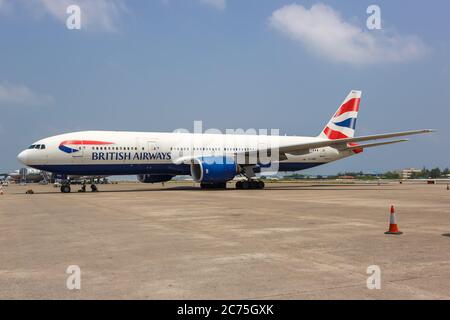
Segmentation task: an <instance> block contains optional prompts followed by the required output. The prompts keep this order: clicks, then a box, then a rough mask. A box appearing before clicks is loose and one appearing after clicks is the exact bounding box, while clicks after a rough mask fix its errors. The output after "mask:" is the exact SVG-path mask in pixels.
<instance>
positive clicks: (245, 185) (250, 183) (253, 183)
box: [236, 179, 265, 190]
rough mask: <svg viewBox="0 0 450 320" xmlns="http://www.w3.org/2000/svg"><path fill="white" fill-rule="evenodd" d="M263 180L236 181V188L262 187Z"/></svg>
mask: <svg viewBox="0 0 450 320" xmlns="http://www.w3.org/2000/svg"><path fill="white" fill-rule="evenodd" d="M264 186H265V185H264V181H262V180H252V179H249V180H243V181H238V182H236V189H239V190H248V189H264Z"/></svg>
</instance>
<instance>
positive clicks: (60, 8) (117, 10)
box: [0, 0, 128, 32]
mask: <svg viewBox="0 0 450 320" xmlns="http://www.w3.org/2000/svg"><path fill="white" fill-rule="evenodd" d="M13 5H15V6H21V7H22V8H24V9H25V10H27V11H29V12H31V13H32V14H34V15H37V16H39V15H42V14H49V15H50V16H52V17H53V18H55V19H57V20H59V21H60V22H62V23H63V24H64V25H65V22H66V20H67V18H68V16H69V15H68V14H67V13H66V9H67V7H68V6H70V5H78V6H80V9H81V30H85V29H86V30H95V31H107V32H110V31H116V30H117V24H118V22H119V20H120V16H121V15H122V14H123V13H126V12H127V11H128V9H127V7H126V5H125V0H35V1H29V0H20V1H17V0H0V12H5V11H6V9H7V8H10V7H12V6H13ZM9 11H11V10H9Z"/></svg>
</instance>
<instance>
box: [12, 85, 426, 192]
mask: <svg viewBox="0 0 450 320" xmlns="http://www.w3.org/2000/svg"><path fill="white" fill-rule="evenodd" d="M360 100H361V91H357V90H351V91H350V93H349V94H348V95H347V97H346V98H345V100H344V102H343V103H342V104H341V105H340V106H339V108H338V109H337V111H336V112H335V113H334V115H333V116H332V117H331V119H330V120H329V122H328V123H327V124H326V126H325V127H324V129H323V130H322V131H321V133H320V134H319V135H318V136H315V137H304V136H279V135H256V134H255V135H250V134H207V133H183V132H172V133H164V132H125V131H81V132H73V133H66V134H61V135H57V136H52V137H48V138H45V139H41V140H39V141H36V142H34V143H33V144H32V145H31V146H30V147H29V148H28V149H26V150H23V151H22V152H20V153H19V155H18V159H19V160H20V161H21V162H22V163H24V164H26V165H27V166H30V167H33V168H36V169H39V170H45V171H48V172H52V173H53V174H55V175H60V176H63V177H65V178H66V179H63V183H62V184H61V192H63V193H68V192H70V191H71V190H70V175H85V176H101V175H132V174H136V175H137V177H138V180H139V181H140V182H143V183H156V182H165V181H169V180H171V179H172V178H173V177H175V176H177V175H191V176H192V178H193V180H195V181H196V182H199V183H200V186H201V188H202V189H210V188H220V189H223V188H226V183H227V182H228V181H231V180H233V179H234V178H235V176H237V175H240V176H243V177H245V180H244V181H237V182H236V189H263V188H264V182H263V181H262V180H258V179H256V173H259V172H261V171H262V170H264V169H265V168H268V167H269V169H270V170H269V171H273V170H272V169H273V168H274V167H275V168H276V169H277V170H278V171H282V172H286V171H298V170H303V169H308V168H312V167H315V166H319V165H322V164H325V163H329V162H332V161H336V160H340V159H343V158H347V157H350V156H353V155H356V154H359V153H361V152H363V150H364V149H367V148H371V147H377V146H382V145H388V144H393V143H398V142H404V141H408V140H407V139H400V140H390V141H382V142H372V143H365V144H364V143H363V144H359V143H361V142H366V141H372V140H380V139H388V138H394V137H400V136H407V135H413V134H422V133H429V132H432V131H433V130H430V129H424V130H413V131H404V132H395V133H384V134H376V135H367V136H359V137H355V136H354V133H355V125H356V119H357V115H358V111H359V105H360ZM91 188H92V191H96V190H97V188H96V187H95V185H91Z"/></svg>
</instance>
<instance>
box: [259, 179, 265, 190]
mask: <svg viewBox="0 0 450 320" xmlns="http://www.w3.org/2000/svg"><path fill="white" fill-rule="evenodd" d="M264 187H265V185H264V181H262V180H259V181H258V189H264Z"/></svg>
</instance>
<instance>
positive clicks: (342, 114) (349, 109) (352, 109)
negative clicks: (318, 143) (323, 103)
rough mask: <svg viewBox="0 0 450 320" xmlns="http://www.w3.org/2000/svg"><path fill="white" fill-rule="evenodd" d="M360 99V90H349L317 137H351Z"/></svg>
mask: <svg viewBox="0 0 450 320" xmlns="http://www.w3.org/2000/svg"><path fill="white" fill-rule="evenodd" d="M360 101H361V91H356V90H352V91H350V93H349V94H348V95H347V97H346V98H345V100H344V102H342V104H341V106H340V107H339V109H337V111H336V113H335V114H334V115H333V117H332V118H331V119H330V121H329V122H328V124H327V125H326V126H325V128H324V129H323V130H322V132H321V133H320V135H319V137H320V138H323V139H330V140H336V139H346V138H353V137H354V136H355V127H356V118H357V117H358V110H359V102H360Z"/></svg>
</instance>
